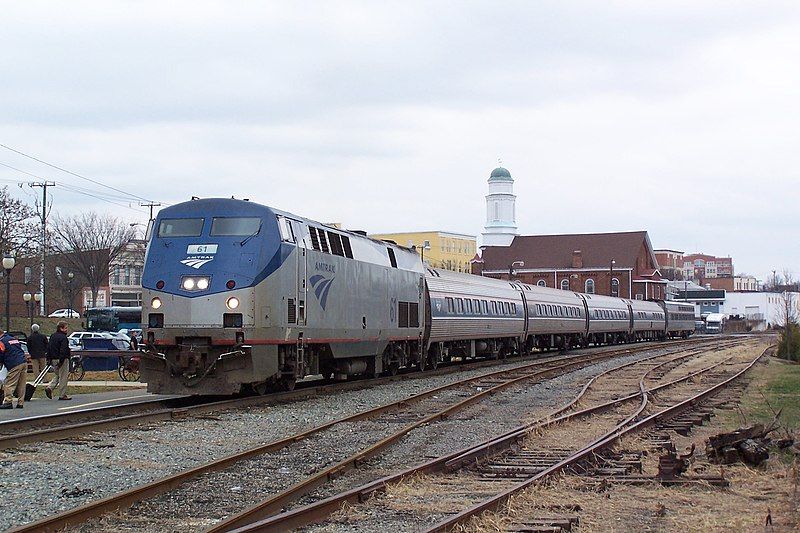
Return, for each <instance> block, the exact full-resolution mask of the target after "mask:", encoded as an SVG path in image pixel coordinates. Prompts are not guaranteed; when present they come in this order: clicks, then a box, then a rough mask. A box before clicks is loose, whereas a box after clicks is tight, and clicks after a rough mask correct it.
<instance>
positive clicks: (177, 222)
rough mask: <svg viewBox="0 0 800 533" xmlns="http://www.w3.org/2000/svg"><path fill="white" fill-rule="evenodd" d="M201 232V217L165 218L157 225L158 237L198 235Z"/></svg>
mask: <svg viewBox="0 0 800 533" xmlns="http://www.w3.org/2000/svg"><path fill="white" fill-rule="evenodd" d="M202 232H203V219H202V218H165V219H163V220H162V221H161V223H160V224H159V225H158V236H159V237H199V236H200V234H201V233H202Z"/></svg>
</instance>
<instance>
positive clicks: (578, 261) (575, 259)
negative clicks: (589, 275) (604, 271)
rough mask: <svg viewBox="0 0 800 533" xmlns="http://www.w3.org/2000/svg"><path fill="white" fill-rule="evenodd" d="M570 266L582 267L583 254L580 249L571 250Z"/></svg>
mask: <svg viewBox="0 0 800 533" xmlns="http://www.w3.org/2000/svg"><path fill="white" fill-rule="evenodd" d="M572 268H583V256H582V255H581V251H580V250H575V251H574V252H572Z"/></svg>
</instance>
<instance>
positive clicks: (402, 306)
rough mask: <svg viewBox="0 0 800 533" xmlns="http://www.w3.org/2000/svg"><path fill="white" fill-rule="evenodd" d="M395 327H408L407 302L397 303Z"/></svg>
mask: <svg viewBox="0 0 800 533" xmlns="http://www.w3.org/2000/svg"><path fill="white" fill-rule="evenodd" d="M397 325H398V326H399V327H401V328H407V327H408V302H398V303H397Z"/></svg>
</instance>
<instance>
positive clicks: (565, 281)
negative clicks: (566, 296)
mask: <svg viewBox="0 0 800 533" xmlns="http://www.w3.org/2000/svg"><path fill="white" fill-rule="evenodd" d="M561 290H562V291H568V290H569V280H568V279H562V280H561Z"/></svg>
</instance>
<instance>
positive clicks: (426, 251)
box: [370, 231, 477, 272]
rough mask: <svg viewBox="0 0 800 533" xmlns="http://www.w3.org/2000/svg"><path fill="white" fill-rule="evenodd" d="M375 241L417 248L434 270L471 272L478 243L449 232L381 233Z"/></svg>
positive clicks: (376, 235)
mask: <svg viewBox="0 0 800 533" xmlns="http://www.w3.org/2000/svg"><path fill="white" fill-rule="evenodd" d="M370 237H372V238H373V239H381V240H387V241H394V242H396V243H397V244H399V245H400V246H407V247H409V248H412V247H416V249H417V253H418V254H420V255H421V256H422V258H423V260H424V261H425V263H426V264H427V265H428V266H430V267H432V268H441V269H443V270H452V271H454V272H469V271H470V266H469V262H470V260H471V259H472V258H473V257H475V251H476V249H477V241H476V238H475V236H474V235H463V234H461V233H450V232H448V231H417V232H412V233H379V234H375V235H370Z"/></svg>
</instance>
